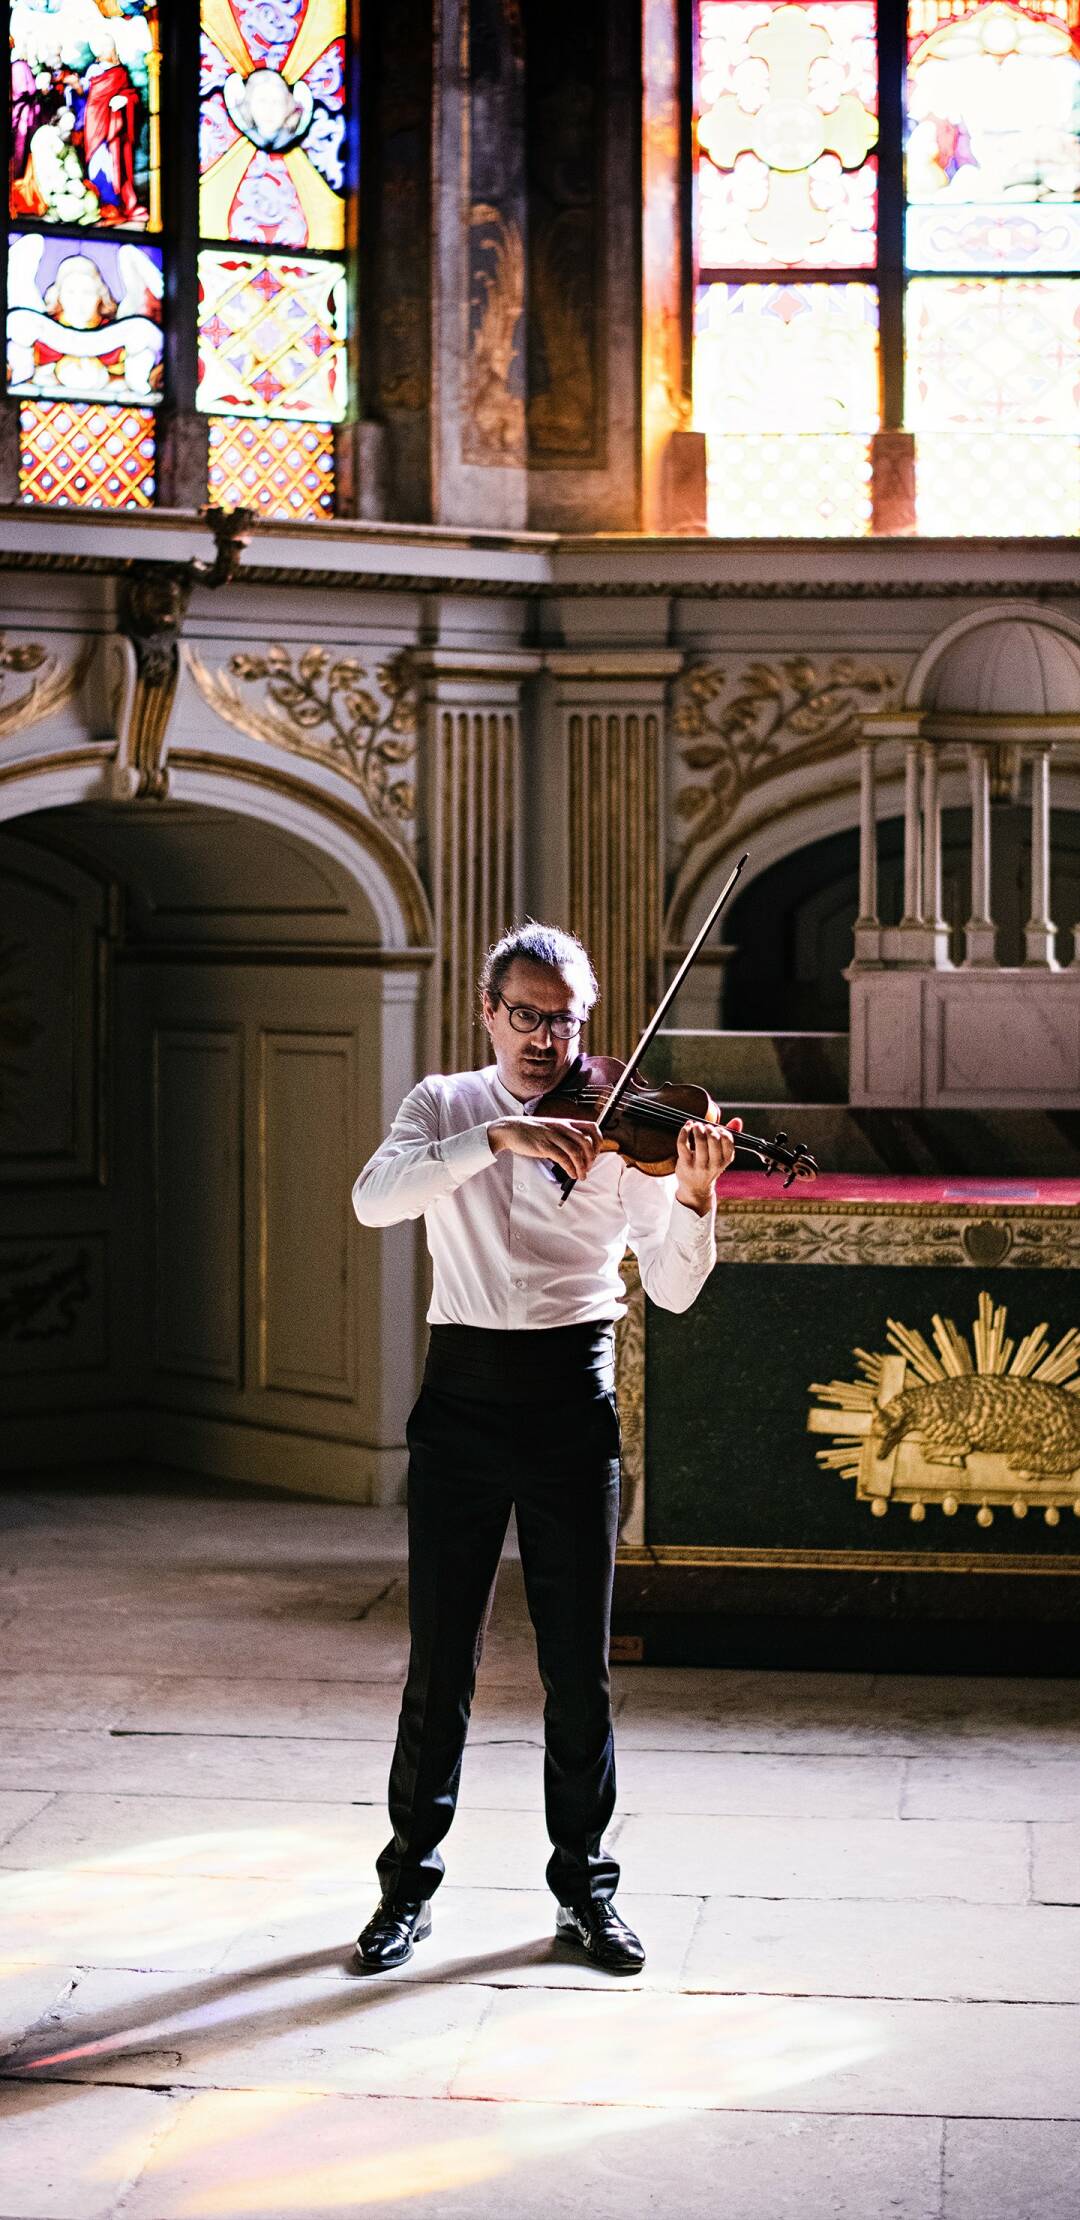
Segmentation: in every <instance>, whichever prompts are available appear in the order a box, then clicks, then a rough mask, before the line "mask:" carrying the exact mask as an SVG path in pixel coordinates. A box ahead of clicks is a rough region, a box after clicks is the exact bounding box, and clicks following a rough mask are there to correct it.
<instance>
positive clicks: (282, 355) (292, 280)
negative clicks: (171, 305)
mask: <svg viewBox="0 0 1080 2220" xmlns="http://www.w3.org/2000/svg"><path fill="white" fill-rule="evenodd" d="M345 322H346V288H345V269H344V265H343V264H342V263H340V262H305V261H300V260H298V259H297V258H296V257H294V256H285V255H261V254H237V253H232V254H228V253H226V254H219V253H213V252H211V251H209V250H206V251H205V252H204V253H202V254H200V256H199V391H198V405H199V408H200V409H202V410H204V411H205V412H206V414H208V415H211V416H261V417H279V418H293V419H300V420H302V421H304V422H307V423H311V422H318V421H320V420H321V421H323V422H327V423H333V424H337V423H340V421H341V419H342V417H343V416H344V413H345V404H346V398H347V393H346V375H345V345H344V342H345Z"/></svg>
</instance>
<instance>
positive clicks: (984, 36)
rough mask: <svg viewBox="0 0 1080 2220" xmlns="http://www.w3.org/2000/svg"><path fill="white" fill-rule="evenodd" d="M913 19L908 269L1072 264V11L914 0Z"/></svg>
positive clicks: (1075, 153)
mask: <svg viewBox="0 0 1080 2220" xmlns="http://www.w3.org/2000/svg"><path fill="white" fill-rule="evenodd" d="M1067 18H1071V27H1070V21H1069V20H1067ZM911 25H912V29H911V36H910V39H909V54H908V73H907V158H906V169H907V199H908V216H907V262H908V267H909V269H912V270H955V271H962V270H994V269H998V270H1000V269H1003V268H1012V269H1015V270H1024V269H1034V270H1040V269H1041V270H1071V269H1075V268H1076V266H1077V263H1078V261H1080V210H1078V209H1076V208H1075V206H1070V203H1074V202H1075V201H1076V200H1077V199H1078V198H1080V13H1078V11H1077V10H1076V9H1075V8H1074V7H1072V8H1067V7H1066V5H1065V4H1063V0H1025V5H1024V6H1023V7H1014V6H1012V5H1009V4H1008V0H981V4H980V0H968V4H967V5H966V6H964V5H963V0H949V5H948V6H947V7H945V6H940V7H938V6H935V5H934V0H930V4H929V5H927V0H923V4H922V5H921V6H918V7H914V8H913V9H912V10H911Z"/></svg>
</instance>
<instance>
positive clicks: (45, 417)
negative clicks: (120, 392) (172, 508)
mask: <svg viewBox="0 0 1080 2220" xmlns="http://www.w3.org/2000/svg"><path fill="white" fill-rule="evenodd" d="M19 433H20V452H19V498H20V500H22V501H40V502H43V503H46V504H47V505H48V506H49V507H51V508H55V507H61V508H64V507H75V508H80V509H148V508H150V507H151V505H152V503H153V499H154V418H153V415H152V414H151V412H150V410H149V409H131V408H110V407H108V406H104V407H99V406H97V405H96V404H94V403H88V402H80V401H74V402H72V401H24V402H23V404H22V407H21V408H20V410H19Z"/></svg>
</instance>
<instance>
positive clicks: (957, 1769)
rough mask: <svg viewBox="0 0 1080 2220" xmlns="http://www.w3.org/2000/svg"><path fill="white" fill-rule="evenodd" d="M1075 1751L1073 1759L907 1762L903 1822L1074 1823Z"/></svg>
mask: <svg viewBox="0 0 1080 2220" xmlns="http://www.w3.org/2000/svg"><path fill="white" fill-rule="evenodd" d="M1078 1760H1080V1746H1078V1748H1077V1752H1076V1755H1075V1756H1074V1757H1072V1758H1071V1759H1070V1758H1065V1757H1058V1758H1050V1757H1048V1756H1047V1755H1046V1753H1045V1752H1044V1751H1034V1750H1033V1751H1031V1752H1029V1753H1028V1754H1027V1755H1026V1756H1024V1757H1017V1756H1004V1755H1001V1754H998V1753H995V1754H994V1755H993V1756H992V1757H988V1756H985V1755H984V1756H972V1757H961V1758H957V1757H949V1758H944V1757H939V1758H927V1757H918V1758H908V1759H907V1761H906V1767H905V1781H904V1799H903V1812H904V1817H905V1818H906V1819H981V1818H983V1816H984V1815H985V1814H986V1813H989V1812H992V1813H993V1815H994V1818H995V1819H1019V1820H1025V1819H1055V1820H1063V1819H1071V1820H1080V1762H1078Z"/></svg>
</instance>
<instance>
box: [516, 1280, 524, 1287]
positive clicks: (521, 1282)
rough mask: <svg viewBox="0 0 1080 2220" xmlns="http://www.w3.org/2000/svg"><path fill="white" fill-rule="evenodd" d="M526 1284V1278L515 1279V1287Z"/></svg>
mask: <svg viewBox="0 0 1080 2220" xmlns="http://www.w3.org/2000/svg"><path fill="white" fill-rule="evenodd" d="M524 1285H525V1282H524V1280H515V1281H514V1286H515V1287H524Z"/></svg>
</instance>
